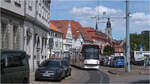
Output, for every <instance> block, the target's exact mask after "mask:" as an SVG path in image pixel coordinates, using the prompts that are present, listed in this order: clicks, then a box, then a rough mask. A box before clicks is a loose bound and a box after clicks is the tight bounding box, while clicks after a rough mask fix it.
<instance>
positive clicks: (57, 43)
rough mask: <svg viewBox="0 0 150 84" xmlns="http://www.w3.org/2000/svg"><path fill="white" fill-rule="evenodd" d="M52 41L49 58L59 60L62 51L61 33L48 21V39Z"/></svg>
mask: <svg viewBox="0 0 150 84" xmlns="http://www.w3.org/2000/svg"><path fill="white" fill-rule="evenodd" d="M49 38H51V39H53V44H52V45H53V48H52V49H51V50H49V51H51V53H49V54H50V55H51V56H54V57H55V58H61V56H62V55H61V54H62V50H63V46H62V45H63V39H62V38H63V33H62V31H61V30H59V29H58V28H57V27H55V25H53V24H52V22H51V21H50V37H49Z"/></svg>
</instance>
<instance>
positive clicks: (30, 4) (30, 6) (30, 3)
mask: <svg viewBox="0 0 150 84" xmlns="http://www.w3.org/2000/svg"><path fill="white" fill-rule="evenodd" d="M28 3H29V5H28V7H29V9H30V10H32V1H28Z"/></svg>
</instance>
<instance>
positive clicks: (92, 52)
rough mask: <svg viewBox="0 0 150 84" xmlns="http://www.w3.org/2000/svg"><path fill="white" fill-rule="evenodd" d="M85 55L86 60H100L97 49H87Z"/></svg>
mask: <svg viewBox="0 0 150 84" xmlns="http://www.w3.org/2000/svg"><path fill="white" fill-rule="evenodd" d="M85 55H86V59H99V56H98V49H97V48H86V49H85Z"/></svg>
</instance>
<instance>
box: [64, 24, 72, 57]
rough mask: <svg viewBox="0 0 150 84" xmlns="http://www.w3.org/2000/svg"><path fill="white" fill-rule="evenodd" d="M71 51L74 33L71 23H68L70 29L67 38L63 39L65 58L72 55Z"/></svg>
mask: <svg viewBox="0 0 150 84" xmlns="http://www.w3.org/2000/svg"><path fill="white" fill-rule="evenodd" d="M70 49H72V31H71V22H70V21H68V28H67V32H66V36H65V37H64V39H63V50H64V51H63V52H64V57H67V56H68V54H69V53H70V52H69V51H70Z"/></svg>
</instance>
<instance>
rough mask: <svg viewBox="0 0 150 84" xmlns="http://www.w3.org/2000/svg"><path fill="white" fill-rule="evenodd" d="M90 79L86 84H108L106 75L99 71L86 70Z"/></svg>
mask: <svg viewBox="0 0 150 84" xmlns="http://www.w3.org/2000/svg"><path fill="white" fill-rule="evenodd" d="M87 71H88V74H89V77H90V79H89V80H88V81H86V83H105V84H108V83H109V77H108V75H107V74H105V73H103V72H102V71H100V70H87Z"/></svg>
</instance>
